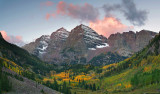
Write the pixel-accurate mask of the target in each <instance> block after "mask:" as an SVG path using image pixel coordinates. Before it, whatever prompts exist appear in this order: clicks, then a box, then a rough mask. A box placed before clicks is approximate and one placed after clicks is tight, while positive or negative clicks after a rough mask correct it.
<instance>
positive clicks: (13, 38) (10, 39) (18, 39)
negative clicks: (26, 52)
mask: <svg viewBox="0 0 160 94" xmlns="http://www.w3.org/2000/svg"><path fill="white" fill-rule="evenodd" d="M0 32H1V34H2V36H3V38H4V39H5V40H6V41H8V42H10V43H13V44H16V45H18V46H23V45H24V42H23V40H22V36H8V35H7V33H6V32H5V31H4V30H3V31H0Z"/></svg>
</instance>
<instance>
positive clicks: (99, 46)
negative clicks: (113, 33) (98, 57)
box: [96, 43, 109, 48]
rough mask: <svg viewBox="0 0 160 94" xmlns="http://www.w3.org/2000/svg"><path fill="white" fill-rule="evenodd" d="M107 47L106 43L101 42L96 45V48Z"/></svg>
mask: <svg viewBox="0 0 160 94" xmlns="http://www.w3.org/2000/svg"><path fill="white" fill-rule="evenodd" d="M105 47H109V45H108V43H103V45H97V46H96V48H105Z"/></svg>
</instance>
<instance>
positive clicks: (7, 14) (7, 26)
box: [0, 0, 160, 42]
mask: <svg viewBox="0 0 160 94" xmlns="http://www.w3.org/2000/svg"><path fill="white" fill-rule="evenodd" d="M48 1H51V2H53V5H51V6H47V5H45V3H46V2H48ZM132 1H134V3H135V5H136V8H137V9H138V10H145V11H146V12H147V19H146V20H145V21H144V23H145V24H144V25H142V26H137V25H134V24H132V23H131V22H130V21H129V20H127V19H126V18H125V17H124V15H123V13H120V12H119V11H112V14H113V15H114V17H115V18H116V19H118V20H119V21H120V22H121V23H122V24H123V25H126V26H133V27H134V28H132V29H131V30H133V31H139V30H142V29H147V30H151V31H155V32H158V31H159V22H160V19H159V17H160V11H159V9H160V6H159V4H160V0H132ZM59 2H60V0H0V31H1V30H4V31H5V32H6V33H7V34H8V36H22V38H23V41H25V42H31V41H33V40H34V39H36V38H38V37H40V36H41V35H47V34H51V33H52V32H54V31H55V30H57V29H59V28H60V27H64V28H66V29H67V30H71V29H73V28H74V27H75V26H77V25H79V24H81V23H82V24H85V25H89V21H83V20H82V19H81V18H82V17H79V18H78V17H75V15H72V16H70V15H68V14H65V15H61V14H62V13H61V14H58V15H56V17H52V16H51V17H49V19H48V20H46V14H47V13H48V14H50V15H52V14H55V13H56V11H57V5H58V3H59ZM63 2H64V3H65V4H66V6H69V4H73V5H74V6H77V5H78V6H80V7H79V8H81V6H84V4H86V3H87V4H89V5H91V6H92V7H94V8H96V9H98V11H99V16H98V19H99V20H100V19H101V20H102V19H103V18H104V15H105V14H106V13H105V12H104V11H103V9H102V6H103V5H104V4H107V5H108V4H109V5H114V4H121V2H122V0H63ZM67 4H68V5H67ZM66 11H68V10H66ZM80 11H81V10H80ZM84 11H85V10H84ZM82 13H83V12H82ZM95 25H96V24H95ZM127 30H128V29H127ZM104 32H105V31H104ZM107 32H109V31H107Z"/></svg>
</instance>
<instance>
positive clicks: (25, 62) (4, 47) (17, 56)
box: [0, 34, 49, 74]
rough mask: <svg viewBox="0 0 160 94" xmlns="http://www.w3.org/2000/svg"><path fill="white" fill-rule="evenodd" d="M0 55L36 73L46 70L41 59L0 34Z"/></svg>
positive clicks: (43, 72) (42, 72)
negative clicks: (9, 41)
mask: <svg viewBox="0 0 160 94" xmlns="http://www.w3.org/2000/svg"><path fill="white" fill-rule="evenodd" d="M0 45H1V46H0V56H1V57H3V58H7V59H9V60H11V61H14V62H16V64H18V65H19V66H21V67H23V68H25V69H31V70H32V71H34V72H36V73H41V74H45V73H46V72H47V70H49V69H47V66H46V63H44V62H43V61H41V60H40V59H39V58H37V57H36V56H34V55H32V54H30V53H28V52H27V51H26V50H24V49H22V48H20V47H18V46H16V45H14V44H11V43H8V42H7V41H5V40H4V39H3V37H2V35H1V34H0Z"/></svg>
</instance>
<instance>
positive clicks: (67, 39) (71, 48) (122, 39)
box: [23, 24, 157, 65]
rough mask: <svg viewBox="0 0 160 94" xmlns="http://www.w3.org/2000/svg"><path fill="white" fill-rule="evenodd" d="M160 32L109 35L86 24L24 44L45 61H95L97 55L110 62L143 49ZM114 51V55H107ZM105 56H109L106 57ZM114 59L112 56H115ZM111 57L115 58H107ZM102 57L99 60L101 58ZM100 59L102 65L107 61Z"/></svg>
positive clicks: (145, 31)
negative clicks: (101, 33)
mask: <svg viewBox="0 0 160 94" xmlns="http://www.w3.org/2000/svg"><path fill="white" fill-rule="evenodd" d="M156 34H157V33H155V32H152V31H148V30H141V31H139V32H136V33H135V32H133V31H129V32H123V33H116V34H111V35H110V36H109V37H108V38H106V37H104V36H102V35H99V34H98V33H97V32H96V31H94V30H93V29H91V28H90V27H88V26H85V25H83V24H81V25H79V26H76V27H75V28H73V29H72V30H71V31H67V30H66V29H64V28H63V27H62V28H60V29H58V30H56V31H55V32H53V33H52V34H51V35H42V36H41V37H40V38H37V39H36V40H35V41H34V42H31V43H29V44H26V45H25V46H23V48H24V49H26V50H27V51H28V52H29V53H31V54H33V55H36V56H38V57H39V58H40V59H41V60H43V61H45V62H48V63H54V64H89V63H91V64H94V65H97V64H95V63H96V62H92V61H93V60H92V59H94V60H95V57H97V56H98V57H100V56H102V55H101V54H103V58H101V60H100V61H104V60H105V61H107V62H106V64H110V63H112V62H115V61H116V62H119V61H121V60H124V59H125V58H127V57H130V56H131V55H133V54H134V53H135V52H138V51H140V50H141V49H142V48H143V47H145V46H146V45H147V44H148V43H149V41H150V40H151V39H152V38H153V37H154V36H155V35H156ZM107 53H110V54H107ZM104 55H105V56H104ZM113 56H114V57H115V56H116V58H114V59H111V58H112V57H113ZM107 57H111V58H107ZM98 60H99V59H98ZM100 61H97V62H99V63H98V65H102V64H103V63H102V62H100ZM104 65H105V64H104Z"/></svg>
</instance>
